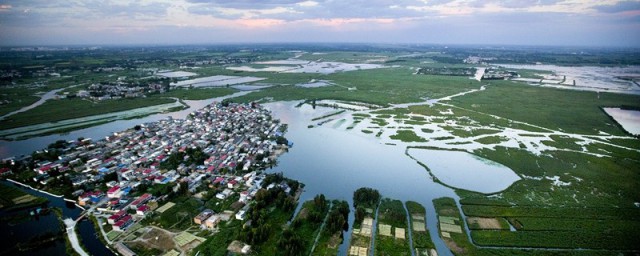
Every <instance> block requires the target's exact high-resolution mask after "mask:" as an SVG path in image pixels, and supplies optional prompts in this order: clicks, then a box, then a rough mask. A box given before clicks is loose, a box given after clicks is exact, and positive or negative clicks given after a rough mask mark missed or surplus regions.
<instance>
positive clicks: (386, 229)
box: [378, 224, 391, 236]
mask: <svg viewBox="0 0 640 256" xmlns="http://www.w3.org/2000/svg"><path fill="white" fill-rule="evenodd" d="M378 229H380V235H383V236H391V226H389V225H386V224H380V225H378Z"/></svg>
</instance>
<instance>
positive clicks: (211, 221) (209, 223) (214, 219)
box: [204, 215, 220, 229]
mask: <svg viewBox="0 0 640 256" xmlns="http://www.w3.org/2000/svg"><path fill="white" fill-rule="evenodd" d="M218 223H220V216H218V215H213V216H211V217H209V218H208V219H207V220H206V221H205V222H204V225H205V226H206V227H207V228H208V229H214V228H216V225H218Z"/></svg>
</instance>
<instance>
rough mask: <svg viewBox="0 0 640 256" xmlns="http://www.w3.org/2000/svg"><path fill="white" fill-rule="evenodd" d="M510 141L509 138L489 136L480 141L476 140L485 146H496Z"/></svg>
mask: <svg viewBox="0 0 640 256" xmlns="http://www.w3.org/2000/svg"><path fill="white" fill-rule="evenodd" d="M508 140H509V139H508V138H507V137H504V136H487V137H482V138H479V139H476V140H475V141H476V142H478V143H482V144H485V145H495V144H500V143H502V142H505V141H508Z"/></svg>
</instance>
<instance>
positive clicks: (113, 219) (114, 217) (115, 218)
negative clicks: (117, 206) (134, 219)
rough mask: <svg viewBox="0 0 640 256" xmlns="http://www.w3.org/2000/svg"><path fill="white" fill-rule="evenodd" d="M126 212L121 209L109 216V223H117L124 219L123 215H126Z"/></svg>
mask: <svg viewBox="0 0 640 256" xmlns="http://www.w3.org/2000/svg"><path fill="white" fill-rule="evenodd" d="M126 214H127V212H125V211H124V210H121V211H119V212H117V213H115V214H113V215H111V216H109V218H107V223H109V224H111V225H113V224H116V222H117V221H119V220H120V219H122V217H123V216H124V215H126Z"/></svg>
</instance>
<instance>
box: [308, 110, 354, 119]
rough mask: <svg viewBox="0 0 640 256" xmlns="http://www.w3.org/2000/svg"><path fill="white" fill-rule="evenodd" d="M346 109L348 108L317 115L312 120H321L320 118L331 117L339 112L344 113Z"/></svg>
mask: <svg viewBox="0 0 640 256" xmlns="http://www.w3.org/2000/svg"><path fill="white" fill-rule="evenodd" d="M345 111H346V110H340V111H336V112H333V113H329V114H326V115H324V116H319V117H315V118H313V119H311V121H317V120H320V119H325V118H327V117H331V116H335V115H339V114H342V113H344V112H345Z"/></svg>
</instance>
